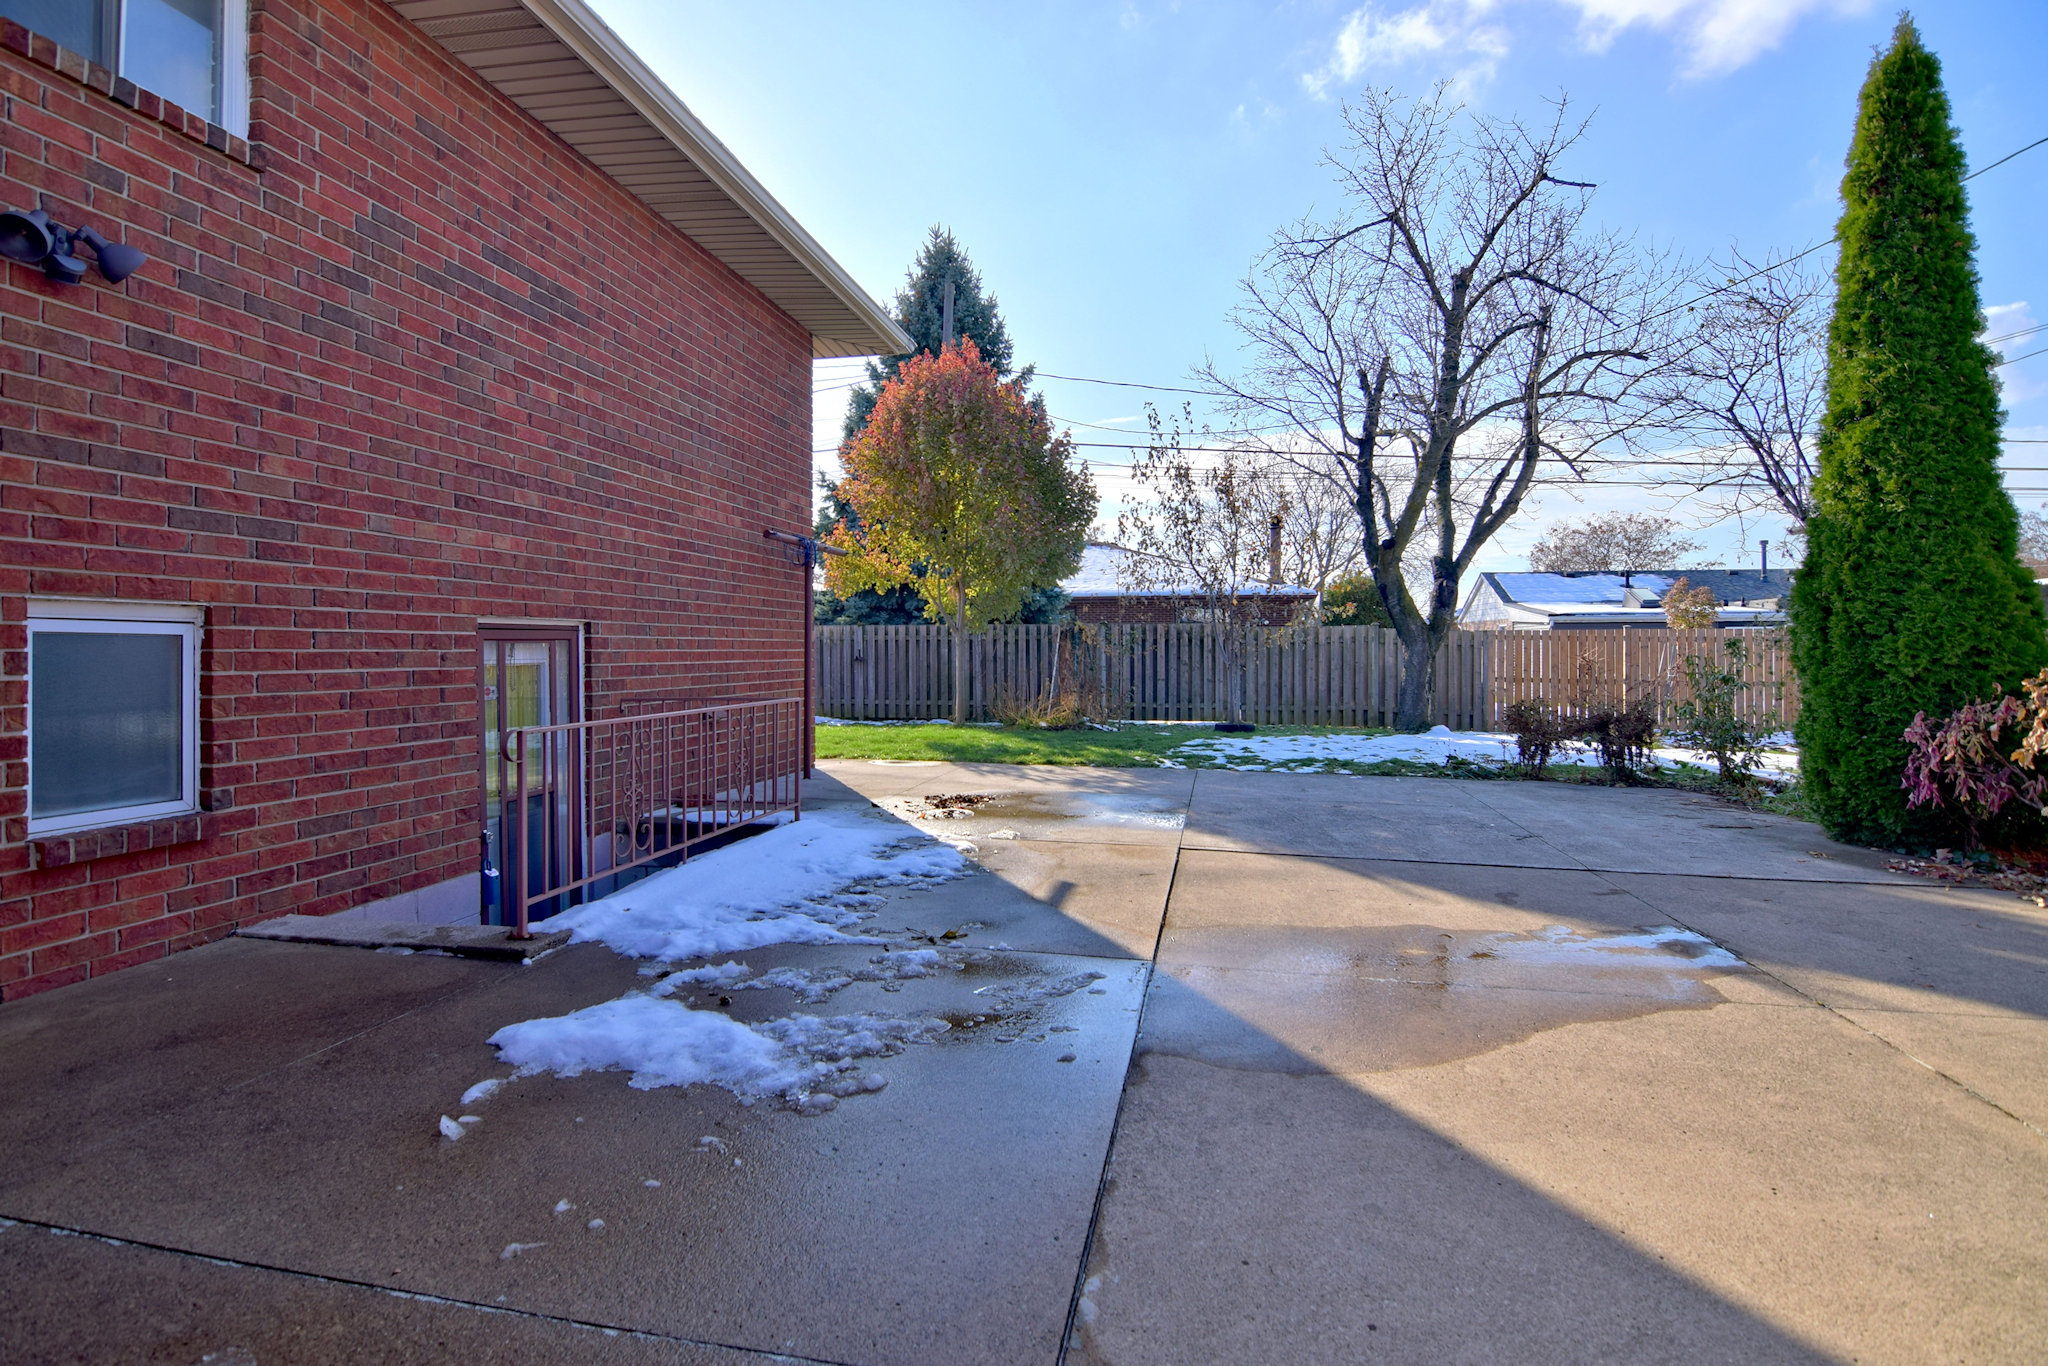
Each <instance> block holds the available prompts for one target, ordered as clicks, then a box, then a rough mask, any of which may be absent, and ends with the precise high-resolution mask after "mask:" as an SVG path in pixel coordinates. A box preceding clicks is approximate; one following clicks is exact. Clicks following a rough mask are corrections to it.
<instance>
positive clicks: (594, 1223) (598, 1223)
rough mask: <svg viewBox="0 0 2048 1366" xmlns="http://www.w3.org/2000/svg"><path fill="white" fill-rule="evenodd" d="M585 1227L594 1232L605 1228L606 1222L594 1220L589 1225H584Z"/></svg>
mask: <svg viewBox="0 0 2048 1366" xmlns="http://www.w3.org/2000/svg"><path fill="white" fill-rule="evenodd" d="M584 1227H585V1228H588V1229H591V1230H592V1231H595V1230H597V1229H601V1228H603V1227H604V1220H602V1219H592V1220H591V1221H590V1222H589V1223H588V1224H585V1225H584Z"/></svg>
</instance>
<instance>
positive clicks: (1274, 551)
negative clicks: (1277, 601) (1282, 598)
mask: <svg viewBox="0 0 2048 1366" xmlns="http://www.w3.org/2000/svg"><path fill="white" fill-rule="evenodd" d="M1266 532H1267V540H1266V584H1267V586H1268V587H1270V588H1278V587H1279V586H1280V519H1279V518H1278V517H1275V518H1274V519H1273V520H1272V522H1271V523H1270V524H1269V525H1268V526H1267V528H1266Z"/></svg>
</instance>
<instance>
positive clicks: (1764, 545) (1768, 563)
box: [1757, 541, 1771, 579]
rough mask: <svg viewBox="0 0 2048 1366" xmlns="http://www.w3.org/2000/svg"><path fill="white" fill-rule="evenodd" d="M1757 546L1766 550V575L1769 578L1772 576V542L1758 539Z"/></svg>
mask: <svg viewBox="0 0 2048 1366" xmlns="http://www.w3.org/2000/svg"><path fill="white" fill-rule="evenodd" d="M1757 548H1758V549H1760V550H1762V551H1763V552H1764V577H1765V578H1766V579H1768V578H1770V577H1771V543H1770V542H1769V541H1758V542H1757Z"/></svg>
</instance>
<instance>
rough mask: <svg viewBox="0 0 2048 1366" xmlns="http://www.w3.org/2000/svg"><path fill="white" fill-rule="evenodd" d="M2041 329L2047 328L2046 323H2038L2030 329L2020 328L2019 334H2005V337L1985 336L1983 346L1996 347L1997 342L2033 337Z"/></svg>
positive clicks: (2047, 323)
mask: <svg viewBox="0 0 2048 1366" xmlns="http://www.w3.org/2000/svg"><path fill="white" fill-rule="evenodd" d="M2042 328H2048V322H2038V324H2034V326H2032V328H2021V330H2019V332H2007V334H2005V336H1987V338H1985V346H1997V344H1999V342H2017V340H2019V338H2023V336H2034V334H2036V332H2040V330H2042Z"/></svg>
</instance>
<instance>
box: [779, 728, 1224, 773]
mask: <svg viewBox="0 0 2048 1366" xmlns="http://www.w3.org/2000/svg"><path fill="white" fill-rule="evenodd" d="M1212 733H1213V732H1212V731H1210V729H1209V728H1208V727H1207V726H1146V725H1128V726H1119V727H1117V728H1116V729H1115V730H1094V729H1082V730H1025V729H1013V728H1011V727H1008V726H1000V727H998V726H820V727H818V757H819V758H820V759H957V760H959V761H960V762H962V763H974V764H1086V765H1088V766H1090V767H1094V768H1158V767H1160V762H1159V761H1160V760H1161V759H1162V758H1163V757H1165V755H1166V753H1167V752H1168V751H1169V750H1171V749H1172V748H1173V747H1174V746H1175V745H1178V744H1180V743H1181V742H1182V741H1184V740H1192V739H1194V738H1196V737H1197V736H1201V735H1209V734H1212Z"/></svg>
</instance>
